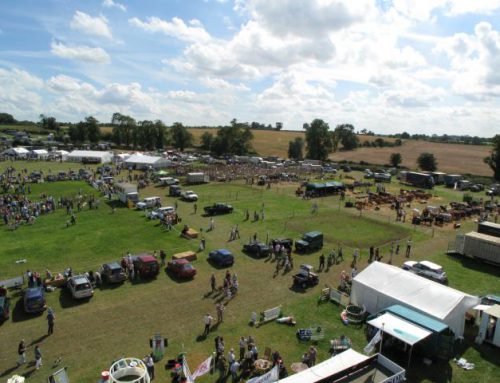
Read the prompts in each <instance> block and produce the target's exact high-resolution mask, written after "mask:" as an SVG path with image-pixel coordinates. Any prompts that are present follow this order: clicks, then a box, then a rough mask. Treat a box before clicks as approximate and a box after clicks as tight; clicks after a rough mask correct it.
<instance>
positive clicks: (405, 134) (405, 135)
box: [401, 132, 410, 140]
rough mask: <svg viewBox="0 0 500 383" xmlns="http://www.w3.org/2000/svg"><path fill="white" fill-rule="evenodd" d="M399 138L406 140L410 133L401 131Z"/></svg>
mask: <svg viewBox="0 0 500 383" xmlns="http://www.w3.org/2000/svg"><path fill="white" fill-rule="evenodd" d="M401 138H402V139H404V140H407V139H409V138H410V135H409V134H408V133H407V132H403V133H401Z"/></svg>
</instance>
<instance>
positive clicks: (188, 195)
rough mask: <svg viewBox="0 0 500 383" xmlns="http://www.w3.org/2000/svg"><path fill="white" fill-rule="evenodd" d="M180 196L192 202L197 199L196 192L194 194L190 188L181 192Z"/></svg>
mask: <svg viewBox="0 0 500 383" xmlns="http://www.w3.org/2000/svg"><path fill="white" fill-rule="evenodd" d="M181 198H182V199H183V200H184V201H188V202H194V201H198V194H196V193H195V192H194V191H192V190H186V191H185V192H183V193H181Z"/></svg>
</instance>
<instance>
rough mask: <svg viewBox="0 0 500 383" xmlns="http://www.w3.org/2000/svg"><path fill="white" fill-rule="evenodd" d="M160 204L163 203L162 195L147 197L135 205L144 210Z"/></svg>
mask: <svg viewBox="0 0 500 383" xmlns="http://www.w3.org/2000/svg"><path fill="white" fill-rule="evenodd" d="M159 205H161V199H160V197H147V198H144V200H143V201H141V202H137V204H136V205H135V206H136V207H137V209H139V210H144V209H148V208H152V207H155V206H159Z"/></svg>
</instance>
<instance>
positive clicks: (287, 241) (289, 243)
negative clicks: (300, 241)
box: [271, 238, 293, 250]
mask: <svg viewBox="0 0 500 383" xmlns="http://www.w3.org/2000/svg"><path fill="white" fill-rule="evenodd" d="M271 245H272V246H273V249H274V248H275V247H276V245H280V246H281V245H283V247H284V248H285V249H287V250H292V247H293V239H291V238H278V239H273V240H271Z"/></svg>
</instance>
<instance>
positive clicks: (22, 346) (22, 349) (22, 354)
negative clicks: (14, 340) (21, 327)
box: [17, 339, 26, 366]
mask: <svg viewBox="0 0 500 383" xmlns="http://www.w3.org/2000/svg"><path fill="white" fill-rule="evenodd" d="M17 353H18V355H19V360H18V361H17V365H18V366H20V365H22V364H24V363H26V343H24V339H23V340H21V342H19V346H17Z"/></svg>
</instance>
